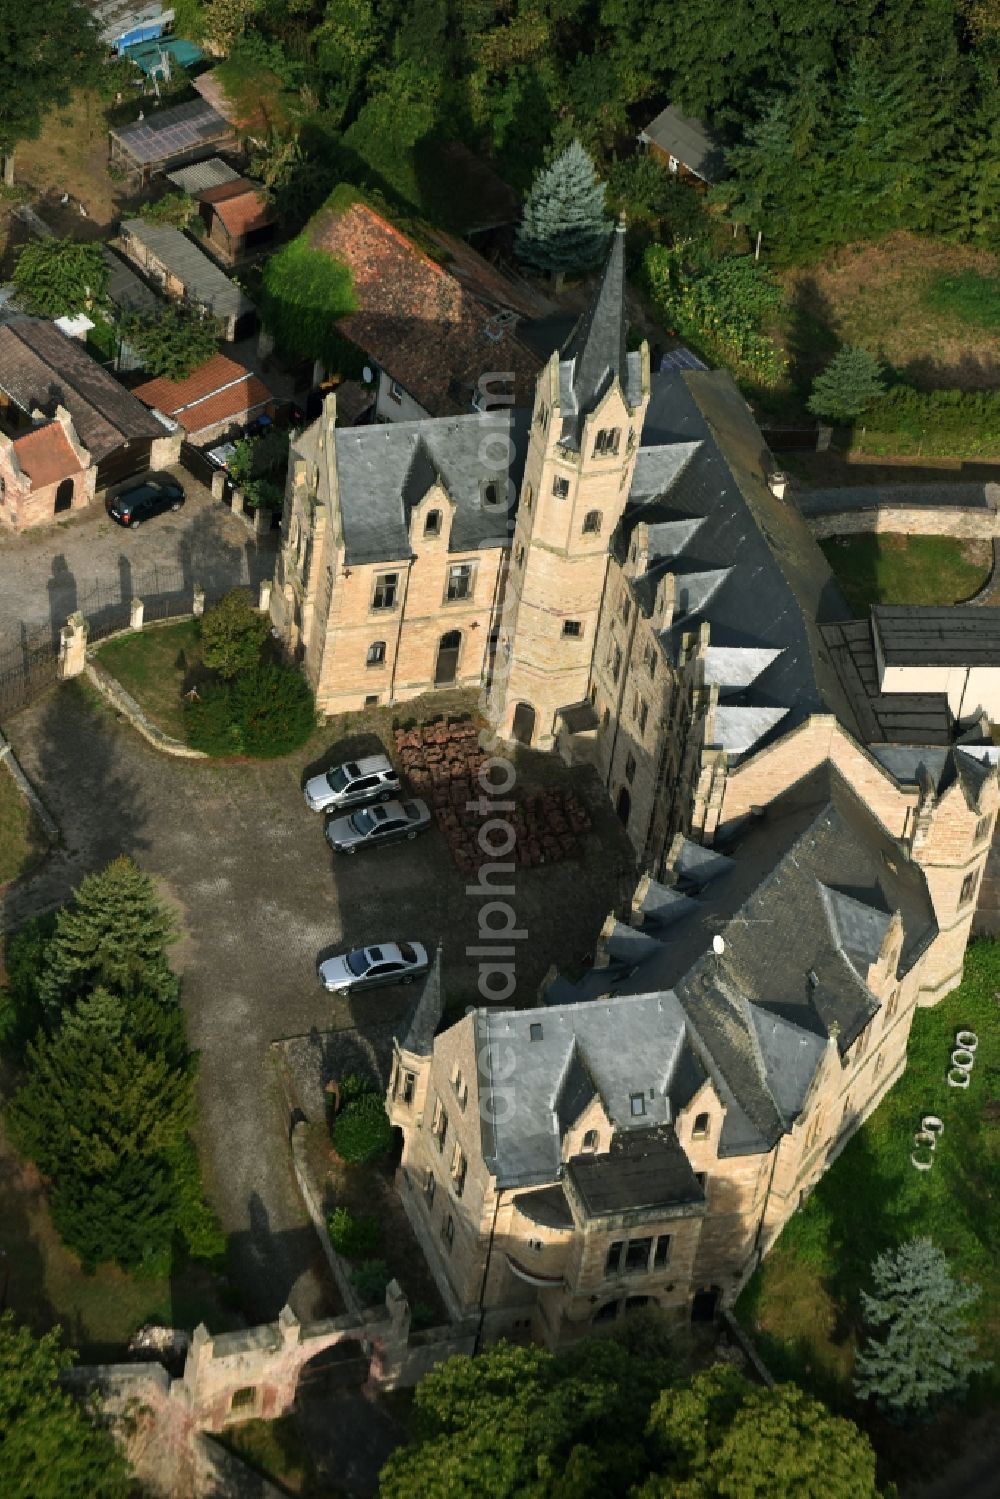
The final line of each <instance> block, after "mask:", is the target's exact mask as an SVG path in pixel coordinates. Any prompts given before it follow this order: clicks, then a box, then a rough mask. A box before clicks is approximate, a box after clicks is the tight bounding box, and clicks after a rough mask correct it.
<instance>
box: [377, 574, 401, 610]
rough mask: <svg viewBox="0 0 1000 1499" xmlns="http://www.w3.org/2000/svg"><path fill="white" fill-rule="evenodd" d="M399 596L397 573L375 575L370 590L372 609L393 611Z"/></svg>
mask: <svg viewBox="0 0 1000 1499" xmlns="http://www.w3.org/2000/svg"><path fill="white" fill-rule="evenodd" d="M398 596H399V573H377V574H376V577H375V584H374V587H373V588H372V608H373V609H395V607H396V601H397V598H398Z"/></svg>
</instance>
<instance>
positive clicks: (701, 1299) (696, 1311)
mask: <svg viewBox="0 0 1000 1499" xmlns="http://www.w3.org/2000/svg"><path fill="white" fill-rule="evenodd" d="M721 1295H722V1292H721V1290H720V1289H719V1287H718V1286H702V1288H701V1290H700V1291H695V1293H694V1300H693V1301H692V1303H691V1321H692V1322H714V1321H715V1314H716V1312H717V1311H718V1310H719V1298H720V1296H721Z"/></svg>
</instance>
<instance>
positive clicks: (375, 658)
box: [365, 640, 385, 666]
mask: <svg viewBox="0 0 1000 1499" xmlns="http://www.w3.org/2000/svg"><path fill="white" fill-rule="evenodd" d="M365 665H366V666H384V665H385V641H384V640H373V641H372V643H371V645H370V646H369V647H368V654H367V656H366V657H365Z"/></svg>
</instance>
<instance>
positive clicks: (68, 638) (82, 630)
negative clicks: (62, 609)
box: [59, 610, 87, 682]
mask: <svg viewBox="0 0 1000 1499" xmlns="http://www.w3.org/2000/svg"><path fill="white" fill-rule="evenodd" d="M86 664H87V621H86V619H85V618H84V616H83V615H82V614H81V613H80V611H79V610H77V611H76V613H75V614H71V615H70V617H69V619H68V620H67V621H66V623H65V624H64V625H63V627H62V629H61V630H60V631H59V679H60V681H63V682H65V681H66V680H67V679H68V678H69V677H78V676H79V675H80V673H81V672H82V671H83V669H84V667H85V666H86Z"/></svg>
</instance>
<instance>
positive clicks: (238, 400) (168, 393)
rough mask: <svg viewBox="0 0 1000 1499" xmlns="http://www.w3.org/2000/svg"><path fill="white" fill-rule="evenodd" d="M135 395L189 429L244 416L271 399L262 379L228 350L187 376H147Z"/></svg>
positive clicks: (191, 430) (199, 430) (192, 431)
mask: <svg viewBox="0 0 1000 1499" xmlns="http://www.w3.org/2000/svg"><path fill="white" fill-rule="evenodd" d="M135 395H136V397H137V399H138V400H140V401H143V402H144V403H145V404H146V405H147V406H155V407H156V408H157V410H159V411H162V412H165V413H166V415H167V416H172V417H174V418H175V420H177V421H179V422H180V423H181V425H182V426H184V427H185V428H186V429H187V431H188V432H190V433H198V432H201V431H204V430H205V429H206V428H208V427H214V426H217V425H218V424H219V423H220V422H224V421H228V420H235V419H236V418H237V417H243V416H245V415H246V413H247V412H248V411H251V410H253V409H254V408H255V407H257V406H262V405H264V404H265V402H267V401H269V400H270V399H271V392H270V391H269V390H268V388H267V386H266V385H265V384H264V382H263V380H261V379H259V378H258V376H257V375H255V374H253V373H252V371H250V370H248V369H244V367H243V365H242V364H237V363H236V361H235V359H227V357H226V356H225V354H213V355H212V358H211V359H208V360H206V361H205V363H204V364H202V365H199V367H198V369H196V370H193V371H192V373H191V374H190V375H188V376H187V378H186V379H184V380H164V379H158V380H147V381H146V383H145V384H144V385H139V386H137V387H136V389H135Z"/></svg>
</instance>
